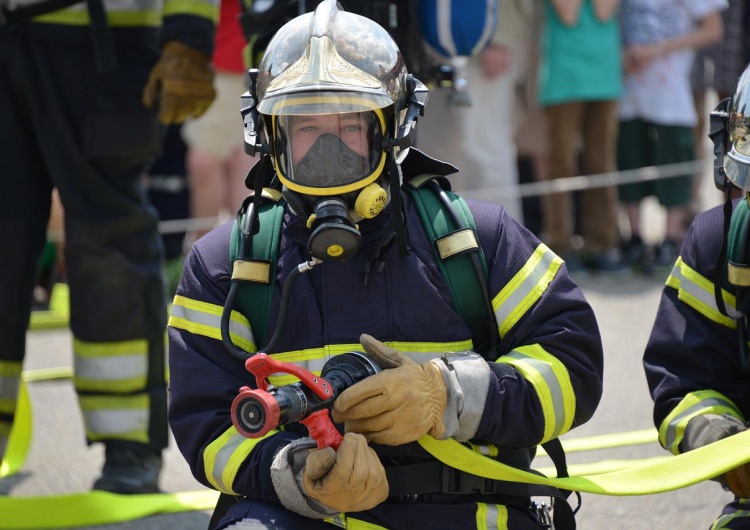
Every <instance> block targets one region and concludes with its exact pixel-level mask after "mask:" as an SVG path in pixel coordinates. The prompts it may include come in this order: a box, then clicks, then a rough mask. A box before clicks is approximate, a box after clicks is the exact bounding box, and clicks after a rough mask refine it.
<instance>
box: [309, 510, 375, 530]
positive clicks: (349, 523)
mask: <svg viewBox="0 0 750 530" xmlns="http://www.w3.org/2000/svg"><path fill="white" fill-rule="evenodd" d="M323 521H325V522H326V523H328V524H331V525H334V526H338V527H339V528H345V529H346V530H388V528H386V527H385V526H380V525H377V524H375V523H368V522H367V521H361V520H359V519H354V518H353V517H349V516H348V515H346V514H345V513H340V514H337V515H334V516H331V517H326V518H325V519H323Z"/></svg>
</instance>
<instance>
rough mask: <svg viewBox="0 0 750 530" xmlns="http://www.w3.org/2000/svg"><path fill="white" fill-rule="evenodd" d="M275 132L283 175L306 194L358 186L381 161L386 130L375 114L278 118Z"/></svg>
mask: <svg viewBox="0 0 750 530" xmlns="http://www.w3.org/2000/svg"><path fill="white" fill-rule="evenodd" d="M275 133H276V135H277V142H276V146H277V155H278V159H279V161H280V162H281V164H280V165H281V166H282V167H281V168H280V169H281V171H282V174H283V175H284V176H285V177H286V178H287V179H288V180H289V181H291V182H292V183H293V184H297V185H299V186H301V187H304V188H306V189H311V188H312V189H327V188H334V187H341V186H347V185H352V184H356V183H358V182H360V181H361V180H363V179H365V178H367V177H368V176H370V175H371V174H372V173H373V171H375V170H376V169H377V166H378V163H379V161H380V149H379V142H378V141H377V140H378V138H381V137H382V131H381V128H380V120H378V119H377V116H376V114H375V113H374V112H372V111H367V112H349V113H344V114H317V115H284V116H278V117H277V120H276V129H275ZM354 187H356V186H354ZM354 187H353V188H354Z"/></svg>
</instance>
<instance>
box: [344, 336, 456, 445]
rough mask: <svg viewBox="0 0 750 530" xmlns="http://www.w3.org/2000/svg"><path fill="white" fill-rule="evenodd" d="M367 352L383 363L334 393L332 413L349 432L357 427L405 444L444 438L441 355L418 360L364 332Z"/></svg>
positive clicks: (380, 440) (384, 441)
mask: <svg viewBox="0 0 750 530" xmlns="http://www.w3.org/2000/svg"><path fill="white" fill-rule="evenodd" d="M360 342H361V343H362V346H363V347H364V349H365V351H366V352H367V353H368V354H370V355H371V356H372V357H373V359H374V360H375V361H376V362H377V363H378V364H379V365H380V366H381V368H385V370H383V371H382V372H380V373H377V374H375V375H373V376H370V377H368V378H366V379H364V380H362V381H360V382H359V383H357V384H355V385H353V386H351V387H349V388H348V389H346V390H345V391H344V392H342V393H341V395H340V396H339V397H338V398H336V401H335V402H334V403H333V410H332V415H333V419H334V421H336V422H339V423H341V422H344V423H345V424H346V431H347V432H358V433H361V434H363V435H364V436H365V437H366V438H367V439H368V440H370V441H373V442H376V443H380V444H386V445H401V444H405V443H408V442H413V441H415V440H417V439H419V438H421V437H422V436H424V435H425V434H431V435H432V436H434V437H435V438H438V439H441V438H443V436H444V434H445V424H444V422H443V415H444V414H445V407H446V404H447V402H448V391H447V388H446V385H445V380H444V379H443V374H442V373H441V371H440V368H439V367H438V365H437V364H436V363H438V362H442V361H439V360H433V361H428V362H426V363H423V364H417V363H415V362H414V361H412V360H411V359H409V358H408V357H407V356H406V355H403V354H402V353H399V352H398V351H396V350H394V349H393V348H390V347H388V346H386V345H385V344H383V343H382V342H380V341H379V340H376V339H374V338H372V337H371V336H369V335H364V334H363V335H362V336H361V337H360Z"/></svg>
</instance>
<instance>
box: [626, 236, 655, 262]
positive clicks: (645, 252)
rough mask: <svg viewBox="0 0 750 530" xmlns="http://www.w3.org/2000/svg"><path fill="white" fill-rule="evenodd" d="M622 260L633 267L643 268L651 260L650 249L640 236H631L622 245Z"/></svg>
mask: <svg viewBox="0 0 750 530" xmlns="http://www.w3.org/2000/svg"><path fill="white" fill-rule="evenodd" d="M622 260H623V261H624V262H625V263H627V264H628V265H629V266H630V267H633V268H635V269H645V268H646V267H647V266H648V264H649V263H650V262H651V256H650V250H649V248H648V246H647V245H646V243H644V242H643V240H642V239H641V236H633V237H631V238H630V239H628V240H627V241H626V242H625V243H624V244H623V245H622Z"/></svg>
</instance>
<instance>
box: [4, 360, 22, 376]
mask: <svg viewBox="0 0 750 530" xmlns="http://www.w3.org/2000/svg"><path fill="white" fill-rule="evenodd" d="M21 372H23V362H22V361H2V360H0V377H18V378H20V377H21Z"/></svg>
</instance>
